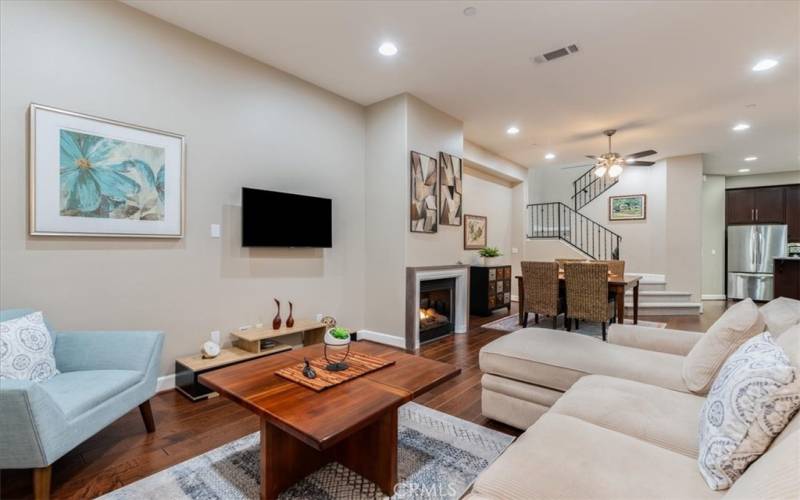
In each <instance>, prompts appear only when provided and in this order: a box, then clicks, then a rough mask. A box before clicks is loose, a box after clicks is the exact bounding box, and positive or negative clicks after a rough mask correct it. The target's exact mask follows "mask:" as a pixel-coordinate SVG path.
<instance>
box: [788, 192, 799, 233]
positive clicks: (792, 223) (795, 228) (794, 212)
mask: <svg viewBox="0 0 800 500" xmlns="http://www.w3.org/2000/svg"><path fill="white" fill-rule="evenodd" d="M786 224H787V225H788V226H789V243H800V184H798V185H796V186H787V187H786Z"/></svg>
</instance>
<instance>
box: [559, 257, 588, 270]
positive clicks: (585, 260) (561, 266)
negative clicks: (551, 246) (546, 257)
mask: <svg viewBox="0 0 800 500" xmlns="http://www.w3.org/2000/svg"><path fill="white" fill-rule="evenodd" d="M587 261H588V259H556V262H557V263H558V267H560V268H561V269H564V264H566V263H567V262H587Z"/></svg>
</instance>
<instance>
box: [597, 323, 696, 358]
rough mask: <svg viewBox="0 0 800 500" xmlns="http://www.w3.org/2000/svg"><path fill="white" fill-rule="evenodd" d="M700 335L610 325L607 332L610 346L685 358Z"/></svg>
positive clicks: (665, 329) (642, 327) (637, 326)
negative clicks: (622, 346) (620, 346)
mask: <svg viewBox="0 0 800 500" xmlns="http://www.w3.org/2000/svg"><path fill="white" fill-rule="evenodd" d="M702 336H703V334H702V333H697V332H687V331H683V330H670V329H667V328H652V327H649V326H639V325H623V324H620V323H612V324H611V327H610V328H609V330H608V342H609V343H611V344H617V345H624V346H627V347H635V348H637V349H646V350H648V351H656V352H665V353H667V354H677V355H678V356H686V355H687V354H689V351H691V350H692V347H694V346H695V344H697V342H698V341H699V340H700V338H701V337H702Z"/></svg>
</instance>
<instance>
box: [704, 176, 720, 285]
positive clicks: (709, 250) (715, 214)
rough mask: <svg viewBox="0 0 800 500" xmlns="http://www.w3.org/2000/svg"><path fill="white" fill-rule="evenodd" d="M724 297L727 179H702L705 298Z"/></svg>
mask: <svg viewBox="0 0 800 500" xmlns="http://www.w3.org/2000/svg"><path fill="white" fill-rule="evenodd" d="M722 295H725V177H724V176H722V175H705V176H703V296H704V297H707V298H710V297H715V298H719V297H720V296H722Z"/></svg>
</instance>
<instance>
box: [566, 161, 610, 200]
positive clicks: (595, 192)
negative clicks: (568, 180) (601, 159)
mask: <svg viewBox="0 0 800 500" xmlns="http://www.w3.org/2000/svg"><path fill="white" fill-rule="evenodd" d="M617 182H619V177H610V176H608V175H604V176H602V177H597V176H596V175H594V167H592V168H590V169H589V170H588V171H587V172H586V173H584V174H583V175H582V176H580V177H578V178H577V179H575V181H573V183H572V189H573V192H574V194H573V195H572V197H571V198H572V206H573V208H574V209H575V210H580V209H581V208H583V207H585V206H586V205H588V204H589V202H591V201H592V200H594V199H595V198H597V197H598V196H600V195H601V194H603V193H605V192H606V191H608V189H609V188H611V186H613V185H614V184H616V183H617Z"/></svg>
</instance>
